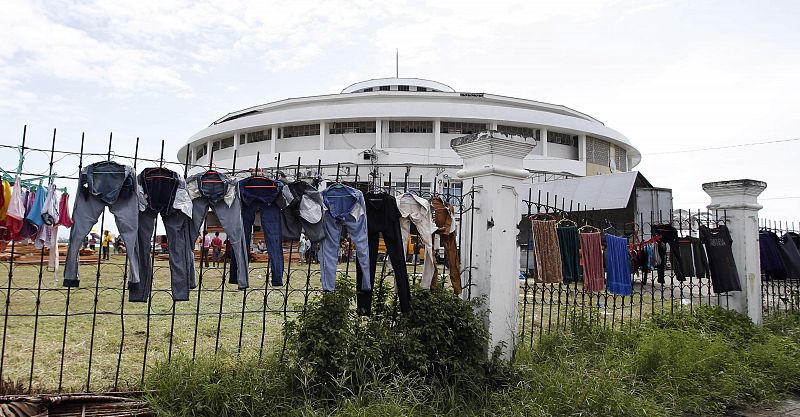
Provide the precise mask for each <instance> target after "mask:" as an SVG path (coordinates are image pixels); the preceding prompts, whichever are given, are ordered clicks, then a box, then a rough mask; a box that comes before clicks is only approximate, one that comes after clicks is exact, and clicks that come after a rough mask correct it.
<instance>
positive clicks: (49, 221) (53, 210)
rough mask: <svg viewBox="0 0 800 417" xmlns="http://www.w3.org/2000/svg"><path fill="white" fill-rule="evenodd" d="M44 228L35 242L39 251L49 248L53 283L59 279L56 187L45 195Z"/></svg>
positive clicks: (40, 230)
mask: <svg viewBox="0 0 800 417" xmlns="http://www.w3.org/2000/svg"><path fill="white" fill-rule="evenodd" d="M41 217H42V223H43V224H42V226H41V227H40V228H39V233H38V235H37V236H36V239H35V240H34V242H33V243H34V246H35V247H36V248H37V249H42V248H43V247H47V250H48V260H47V264H48V267H49V268H50V269H52V270H53V281H54V282H57V280H58V278H57V276H56V274H57V273H58V206H57V204H56V186H55V184H50V186H49V187H48V188H47V193H46V195H45V200H44V205H43V206H42V215H41Z"/></svg>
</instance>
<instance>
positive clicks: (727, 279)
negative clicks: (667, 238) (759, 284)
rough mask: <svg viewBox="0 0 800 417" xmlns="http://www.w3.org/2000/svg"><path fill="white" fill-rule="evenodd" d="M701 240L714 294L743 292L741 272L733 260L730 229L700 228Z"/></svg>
mask: <svg viewBox="0 0 800 417" xmlns="http://www.w3.org/2000/svg"><path fill="white" fill-rule="evenodd" d="M700 240H701V241H702V242H703V243H704V244H705V246H706V252H707V253H708V266H709V271H710V274H711V286H712V287H713V289H714V292H715V293H717V294H719V293H724V292H728V291H741V290H742V287H741V284H740V282H739V272H738V270H737V269H736V261H735V260H734V259H733V248H732V244H733V239H731V234H730V232H729V231H728V227H727V226H725V225H721V226H719V227H717V228H716V229H710V228H708V227H706V226H700Z"/></svg>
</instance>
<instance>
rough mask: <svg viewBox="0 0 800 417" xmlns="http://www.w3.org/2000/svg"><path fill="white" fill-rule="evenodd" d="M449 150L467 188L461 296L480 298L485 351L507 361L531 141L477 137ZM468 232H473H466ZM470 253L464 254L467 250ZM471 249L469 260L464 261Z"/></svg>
mask: <svg viewBox="0 0 800 417" xmlns="http://www.w3.org/2000/svg"><path fill="white" fill-rule="evenodd" d="M450 145H451V147H452V148H453V150H455V151H456V153H458V155H459V156H460V157H461V158H463V159H464V167H463V168H462V169H461V170H460V171H458V173H457V174H456V175H457V176H458V178H460V179H461V180H462V181H464V184H465V185H467V184H473V182H472V181H468V180H470V179H472V180H474V191H475V193H474V197H473V198H474V201H473V207H474V210H469V211H468V212H467V214H466V215H465V216H464V220H463V221H465V223H463V224H465V225H472V226H467V227H464V229H465V230H467V234H466V235H465V240H464V242H466V243H465V244H463V245H462V247H461V250H462V259H464V264H463V265H466V266H470V267H471V268H468V269H467V271H468V272H465V273H464V275H463V276H462V280H463V281H464V285H465V288H467V285H468V284H469V283H470V280H471V283H472V287H471V290H470V289H465V290H464V293H462V296H465V295H467V293H468V291H471V293H470V294H469V295H471V296H472V297H481V296H485V297H486V303H485V304H484V306H483V308H484V309H485V310H486V311H485V312H487V316H486V321H487V324H488V327H489V333H490V335H491V338H490V342H489V346H488V352H489V354H491V353H492V352H493V351H494V348H495V347H497V346H502V345H505V351H504V352H503V357H504V358H506V359H509V358H511V356H512V355H513V352H514V348H515V344H516V340H517V327H518V326H517V321H518V317H519V307H518V304H517V303H518V302H519V247H518V246H517V223H519V220H520V215H521V213H520V201H519V200H520V195H522V187H523V185H524V180H525V179H527V178H528V171H526V170H525V169H523V160H524V159H525V156H527V155H528V154H529V153H530V152H531V150H533V147H534V146H535V144H534V142H533V140H525V139H523V138H521V137H520V136H513V137H507V136H505V135H496V136H495V135H494V134H492V133H486V132H483V133H480V134H477V135H470V136H465V137H461V138H456V139H453V140H452V141H451V144H450ZM471 230H474V232H470V231H471ZM469 245H472V246H471V249H468V248H469V247H470V246H469ZM470 250H471V257H470Z"/></svg>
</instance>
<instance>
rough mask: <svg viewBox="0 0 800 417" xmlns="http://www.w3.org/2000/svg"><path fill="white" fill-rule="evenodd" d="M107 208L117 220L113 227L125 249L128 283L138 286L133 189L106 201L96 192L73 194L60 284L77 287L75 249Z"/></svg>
mask: <svg viewBox="0 0 800 417" xmlns="http://www.w3.org/2000/svg"><path fill="white" fill-rule="evenodd" d="M106 207H108V208H109V210H110V211H111V213H112V214H114V219H115V221H116V223H117V230H118V231H119V233H120V235H122V240H123V241H124V242H125V248H126V249H127V251H128V252H127V255H128V260H129V261H130V269H129V270H128V286H129V287H130V288H131V289H134V288H136V287H137V286H138V285H139V281H140V278H139V266H138V263H137V262H136V260H137V259H138V258H139V251H138V245H137V237H138V229H139V202H138V197H137V196H136V193H135V192H127V193H120V194H119V195H117V197H116V200H115V201H114V202H113V203H111V204H108V203H106V202H105V201H103V200H102V199H101V198H99V197H98V196H96V195H93V194H91V193H89V192H84V191H79V192H78V193H76V195H75V205H74V206H73V209H72V221H73V225H72V230H70V233H69V246H68V247H67V258H66V261H65V262H64V264H65V265H64V286H65V287H77V286H79V284H80V276H79V274H78V267H79V265H78V263H79V251H80V249H81V243H82V242H83V238H84V237H86V235H87V234H88V233H89V231H90V230H91V229H92V226H94V225H95V223H96V222H97V219H98V218H99V217H100V214H102V213H103V211H104V210H105V208H106Z"/></svg>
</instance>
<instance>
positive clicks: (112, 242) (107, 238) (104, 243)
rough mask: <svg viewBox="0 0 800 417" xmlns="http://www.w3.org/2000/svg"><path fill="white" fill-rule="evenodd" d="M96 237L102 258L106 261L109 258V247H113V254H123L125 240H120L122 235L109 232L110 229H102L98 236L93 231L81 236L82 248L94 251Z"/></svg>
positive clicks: (95, 248)
mask: <svg viewBox="0 0 800 417" xmlns="http://www.w3.org/2000/svg"><path fill="white" fill-rule="evenodd" d="M98 238H99V243H100V256H101V259H102V260H104V261H108V260H110V259H111V248H114V254H115V255H124V254H125V242H124V241H123V240H122V236H119V235H117V236H114V235H112V234H111V231H110V230H104V231H103V235H102V236H98V235H97V233H94V232H92V233H89V234H88V235H87V236H85V237H84V238H83V249H89V250H92V251H96V250H97V243H98Z"/></svg>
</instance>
